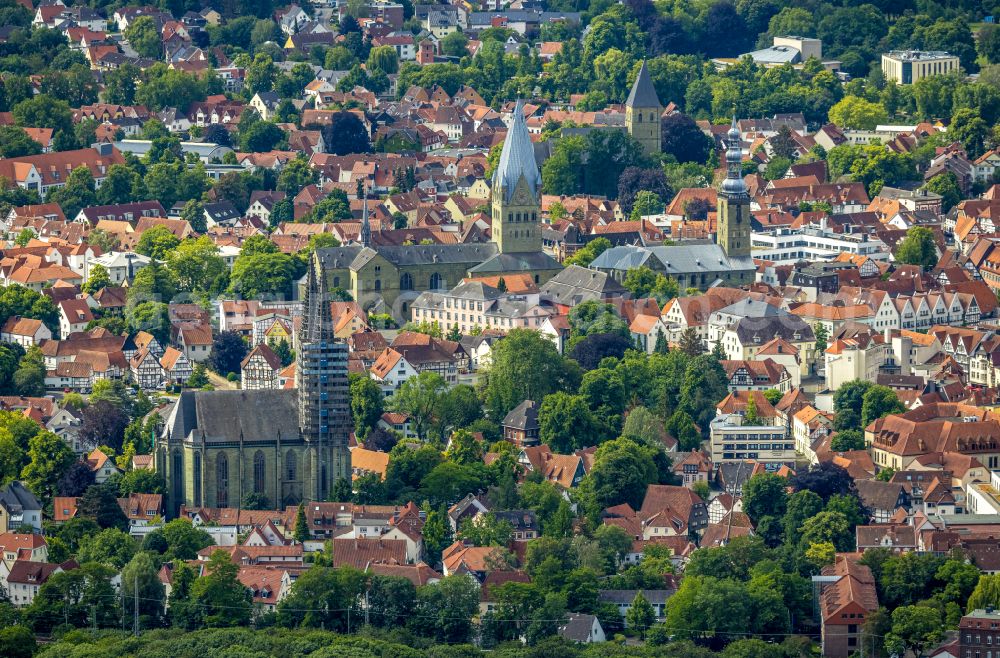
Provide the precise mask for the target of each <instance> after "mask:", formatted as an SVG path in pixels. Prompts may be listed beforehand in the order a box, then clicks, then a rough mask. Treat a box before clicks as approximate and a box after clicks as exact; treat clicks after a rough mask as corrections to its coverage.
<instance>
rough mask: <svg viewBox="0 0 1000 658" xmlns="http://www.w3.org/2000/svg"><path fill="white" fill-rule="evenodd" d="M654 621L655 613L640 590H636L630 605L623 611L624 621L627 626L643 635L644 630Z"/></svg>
mask: <svg viewBox="0 0 1000 658" xmlns="http://www.w3.org/2000/svg"><path fill="white" fill-rule="evenodd" d="M655 621H656V613H655V611H654V610H653V606H652V605H650V603H649V601H647V600H646V597H644V596H643V595H642V592H641V591H640V592H636V594H635V598H634V599H632V605H631V607H629V609H628V612H626V613H625V623H626V624H627V625H628V628H629V629H630V630H632V631H634V632H636V633H638V634H639V635H645V633H646V630H647V629H649V627H650V626H652V625H653V622H655Z"/></svg>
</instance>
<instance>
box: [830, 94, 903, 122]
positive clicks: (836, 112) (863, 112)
mask: <svg viewBox="0 0 1000 658" xmlns="http://www.w3.org/2000/svg"><path fill="white" fill-rule="evenodd" d="M888 120H889V115H888V113H887V112H886V111H885V108H883V107H882V106H881V105H879V104H878V103H872V102H869V101H867V100H865V99H864V98H860V97H858V96H844V98H843V99H841V100H840V101H839V102H837V104H836V105H834V106H833V107H831V108H830V121H832V122H833V123H835V124H837V125H838V126H840V127H841V128H851V129H854V130H874V129H875V126H876V125H878V124H880V123H886V122H887V121H888Z"/></svg>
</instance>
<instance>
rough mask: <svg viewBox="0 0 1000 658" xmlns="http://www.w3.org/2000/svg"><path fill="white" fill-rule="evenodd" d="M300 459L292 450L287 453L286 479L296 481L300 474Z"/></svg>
mask: <svg viewBox="0 0 1000 658" xmlns="http://www.w3.org/2000/svg"><path fill="white" fill-rule="evenodd" d="M298 471H299V469H298V459H297V458H296V456H295V453H294V452H293V451H291V450H289V451H288V453H286V454H285V480H287V481H288V482H294V481H295V480H296V479H297V476H298Z"/></svg>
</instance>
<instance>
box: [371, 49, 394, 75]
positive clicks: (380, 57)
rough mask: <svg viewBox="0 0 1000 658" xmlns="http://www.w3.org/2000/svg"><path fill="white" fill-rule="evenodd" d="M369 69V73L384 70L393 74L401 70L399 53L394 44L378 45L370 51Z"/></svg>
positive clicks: (388, 73)
mask: <svg viewBox="0 0 1000 658" xmlns="http://www.w3.org/2000/svg"><path fill="white" fill-rule="evenodd" d="M367 69H368V71H369V73H371V72H374V71H382V72H383V73H385V74H386V75H392V74H394V73H397V72H398V71H399V55H398V54H397V53H396V49H395V48H394V47H392V46H377V47H375V48H372V49H371V51H370V52H369V53H368V63H367Z"/></svg>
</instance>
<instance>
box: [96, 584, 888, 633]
mask: <svg viewBox="0 0 1000 658" xmlns="http://www.w3.org/2000/svg"><path fill="white" fill-rule="evenodd" d="M359 596H360V595H359ZM100 597H104V598H109V597H110V598H115V599H118V598H119V597H118V596H117V595H113V594H103V595H97V596H96V597H94V598H100ZM135 600H136V601H152V602H161V603H162V602H164V601H163V600H161V599H155V598H148V597H138V596H137V597H135ZM186 605H188V606H195V607H199V608H211V609H215V610H244V609H245V608H244V607H243V606H233V605H212V604H210V603H196V602H194V601H189V602H186ZM275 607H276V608H277V606H275ZM282 610H284V611H287V612H293V613H307V612H322V613H324V614H329V613H338V612H343V613H348V614H349V613H350V612H351V611H356V610H357V607H356V606H351V607H346V608H328V607H323V608H289V607H284V608H282ZM383 614H384V613H383ZM487 614H490V613H487ZM406 617H407V618H408V619H414V618H415V619H437V620H447V621H456V620H457V621H463V620H464V621H471V620H472V616H469V617H465V616H448V615H434V614H420V613H416V612H410V613H407V614H406ZM490 620H491V621H494V622H499V623H531V622H551V623H558V622H563V621H565V618H561V619H539V618H535V617H528V618H516V617H496V616H491V617H490ZM656 625H657V626H662V627H663V628H665V629H666V630H668V631H673V632H677V633H692V634H697V635H703V636H715V635H719V636H732V637H747V638H751V637H759V638H764V637H812V638H818V637H820V636H821V634H820V633H805V632H803V633H777V632H775V633H752V632H750V631H717V630H712V629H706V628H685V627H682V626H666V625H665V624H663V623H660V624H656ZM867 636H868V637H873V638H885V637H886V636H884V635H876V634H871V635H867Z"/></svg>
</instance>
